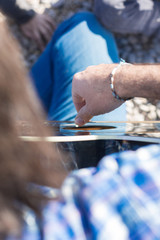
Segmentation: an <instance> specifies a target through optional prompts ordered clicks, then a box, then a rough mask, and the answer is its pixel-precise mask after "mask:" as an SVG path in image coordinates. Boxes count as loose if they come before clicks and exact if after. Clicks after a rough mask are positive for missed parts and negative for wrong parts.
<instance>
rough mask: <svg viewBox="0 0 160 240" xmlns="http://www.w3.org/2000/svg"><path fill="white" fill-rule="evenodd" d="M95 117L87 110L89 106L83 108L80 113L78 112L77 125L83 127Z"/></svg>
mask: <svg viewBox="0 0 160 240" xmlns="http://www.w3.org/2000/svg"><path fill="white" fill-rule="evenodd" d="M92 117H93V116H92V115H91V114H90V113H89V111H88V110H87V105H85V106H83V107H82V108H81V109H80V111H79V112H78V114H77V116H76V118H75V124H76V125H78V126H83V125H84V124H85V123H87V122H89V120H90V119H91V118H92Z"/></svg>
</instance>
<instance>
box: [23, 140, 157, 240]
mask: <svg viewBox="0 0 160 240" xmlns="http://www.w3.org/2000/svg"><path fill="white" fill-rule="evenodd" d="M42 226H43V227H42V228H43V234H44V239H45V240H51V239H52V240H53V239H54V240H69V239H76V240H90V239H91V240H94V239H98V240H107V239H109V240H126V239H134V240H140V239H141V240H142V239H143V240H160V146H159V145H152V146H151V145H150V146H147V147H143V148H140V149H139V150H137V151H135V152H132V151H128V152H123V153H120V154H113V155H110V156H107V157H104V158H103V159H102V160H101V162H100V164H99V166H98V167H97V168H89V169H82V170H77V171H74V172H73V173H72V174H71V175H70V176H69V177H68V178H67V179H66V180H65V182H64V184H63V186H62V188H61V190H60V191H59V201H50V202H49V203H48V205H47V206H46V207H45V209H44V211H43V223H42ZM21 239H23V240H26V239H27V240H35V239H40V235H39V228H38V225H37V222H36V220H35V219H34V216H33V215H31V214H29V213H28V216H27V215H26V225H25V228H24V232H23V237H22V238H21Z"/></svg>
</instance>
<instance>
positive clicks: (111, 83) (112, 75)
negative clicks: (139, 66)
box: [110, 58, 132, 102]
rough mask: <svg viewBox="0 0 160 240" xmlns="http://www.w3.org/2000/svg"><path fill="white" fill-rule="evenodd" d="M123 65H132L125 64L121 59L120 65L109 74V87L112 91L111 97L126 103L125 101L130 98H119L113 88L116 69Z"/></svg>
mask: <svg viewBox="0 0 160 240" xmlns="http://www.w3.org/2000/svg"><path fill="white" fill-rule="evenodd" d="M123 65H132V64H131V63H126V62H125V60H123V59H122V58H121V60H120V63H119V64H118V66H117V67H115V68H114V69H113V70H112V72H111V74H110V87H111V90H112V95H113V96H114V97H115V98H116V99H118V100H120V101H123V102H125V101H127V100H130V99H131V98H126V99H124V98H121V97H120V96H118V94H117V93H116V91H115V88H114V75H115V73H116V71H117V69H118V68H119V67H121V66H123Z"/></svg>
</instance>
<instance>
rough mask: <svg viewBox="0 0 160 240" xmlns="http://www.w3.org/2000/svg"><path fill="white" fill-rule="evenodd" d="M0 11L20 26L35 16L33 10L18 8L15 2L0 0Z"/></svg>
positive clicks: (14, 0)
mask: <svg viewBox="0 0 160 240" xmlns="http://www.w3.org/2000/svg"><path fill="white" fill-rule="evenodd" d="M0 9H1V10H2V12H3V13H4V14H5V15H7V16H8V17H11V18H12V19H14V20H15V21H16V22H17V23H20V24H23V23H26V22H28V21H29V20H30V19H31V18H32V17H33V16H34V15H35V12H34V11H33V10H28V9H25V8H22V7H20V6H19V4H18V2H17V1H16V0H0Z"/></svg>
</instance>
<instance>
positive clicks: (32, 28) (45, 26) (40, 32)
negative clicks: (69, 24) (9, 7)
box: [20, 14, 55, 50]
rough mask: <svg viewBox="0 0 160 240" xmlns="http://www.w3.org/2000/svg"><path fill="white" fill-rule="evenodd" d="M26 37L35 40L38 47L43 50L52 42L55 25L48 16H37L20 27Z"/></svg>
mask: <svg viewBox="0 0 160 240" xmlns="http://www.w3.org/2000/svg"><path fill="white" fill-rule="evenodd" d="M20 28H21V31H22V32H23V33H24V35H25V36H26V37H28V38H30V39H33V40H34V41H35V42H36V43H37V45H38V47H39V48H40V49H41V50H43V49H44V47H45V45H46V44H47V43H48V42H49V41H50V39H51V37H52V34H53V30H54V29H55V24H54V22H53V20H52V19H51V17H49V16H47V15H46V14H36V15H35V16H34V17H33V18H32V19H31V20H30V21H29V22H27V23H25V24H22V25H21V26H20Z"/></svg>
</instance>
